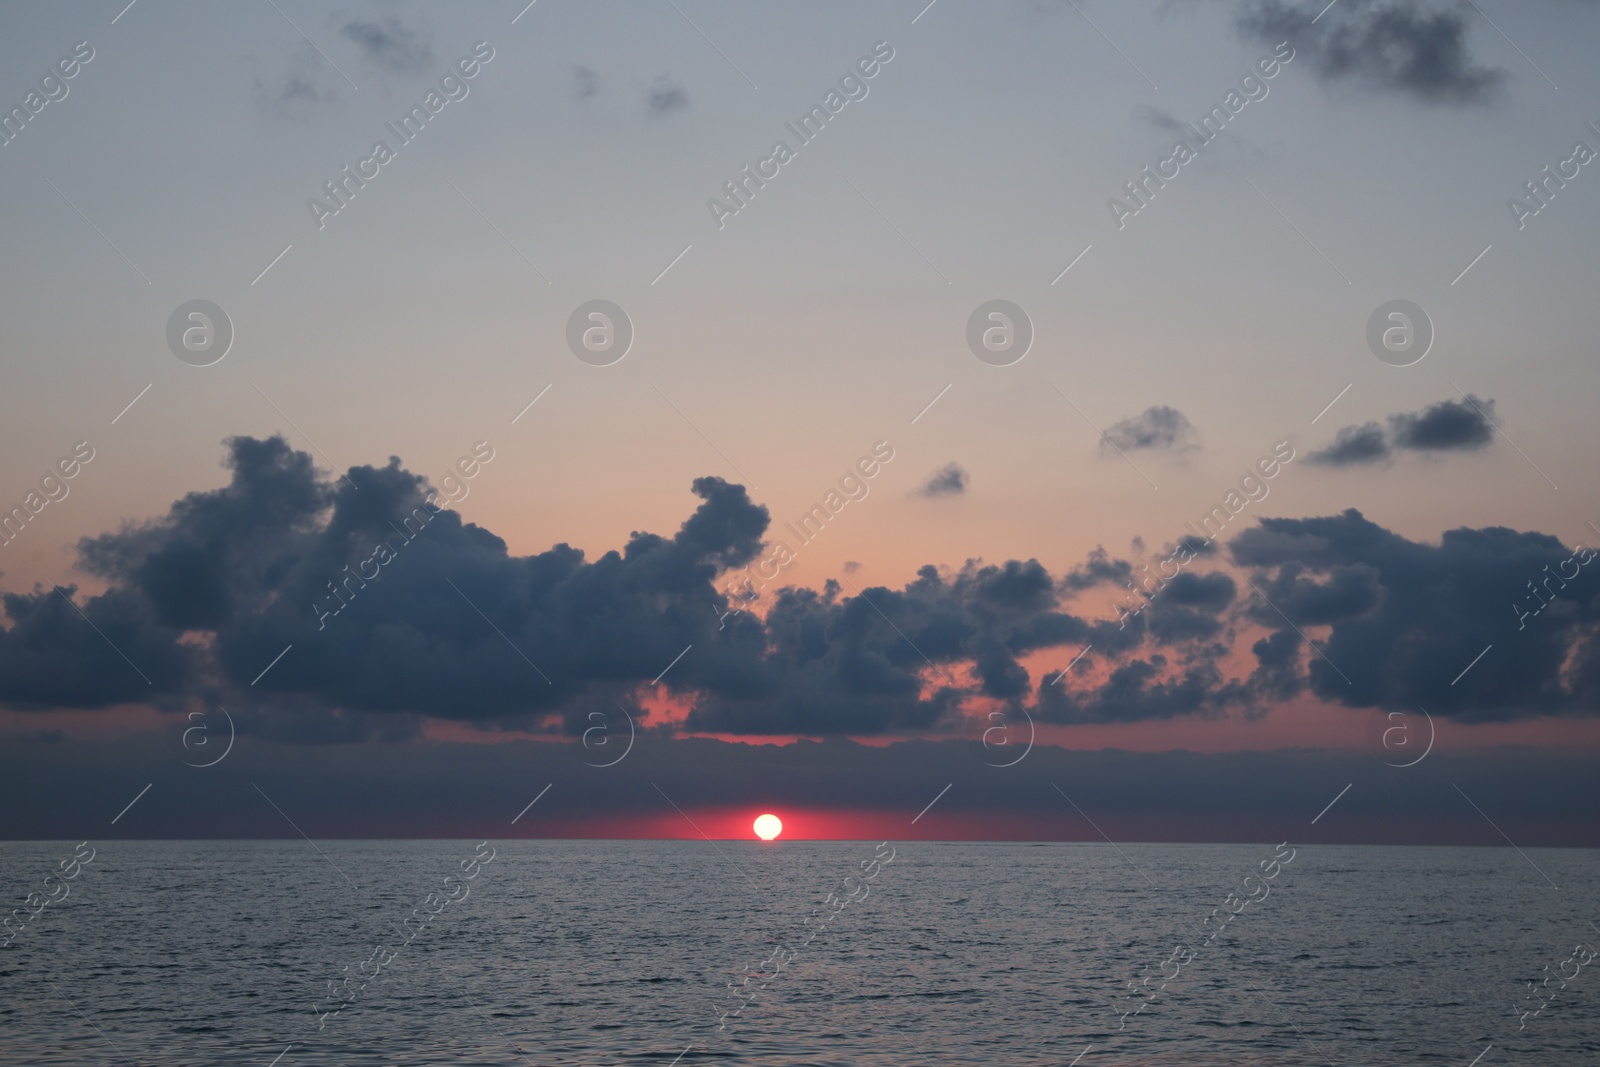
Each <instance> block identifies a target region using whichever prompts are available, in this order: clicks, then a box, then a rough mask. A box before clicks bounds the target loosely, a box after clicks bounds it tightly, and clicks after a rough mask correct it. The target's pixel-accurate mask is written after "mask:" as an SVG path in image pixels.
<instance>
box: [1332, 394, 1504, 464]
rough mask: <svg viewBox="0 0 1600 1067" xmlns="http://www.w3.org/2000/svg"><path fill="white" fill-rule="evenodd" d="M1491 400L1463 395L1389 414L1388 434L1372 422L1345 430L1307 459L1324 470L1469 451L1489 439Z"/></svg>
mask: <svg viewBox="0 0 1600 1067" xmlns="http://www.w3.org/2000/svg"><path fill="white" fill-rule="evenodd" d="M1493 417H1494V401H1493V400H1485V399H1482V398H1481V397H1477V396H1474V395H1473V394H1471V393H1468V394H1467V395H1466V396H1465V397H1464V398H1463V399H1461V400H1450V399H1445V400H1441V401H1439V402H1438V403H1437V404H1430V405H1428V406H1427V407H1425V408H1423V409H1422V410H1421V411H1414V412H1401V413H1400V414H1398V415H1390V416H1389V431H1388V433H1385V432H1384V430H1383V427H1381V426H1379V425H1378V424H1377V423H1375V422H1367V423H1363V424H1362V425H1360V426H1345V427H1343V428H1342V429H1340V430H1339V432H1338V434H1336V435H1335V436H1334V439H1333V444H1331V445H1329V446H1328V447H1327V448H1324V449H1322V450H1321V451H1319V452H1313V453H1311V454H1310V455H1309V456H1307V457H1306V460H1307V462H1310V463H1316V464H1320V465H1322V466H1327V467H1349V466H1355V465H1357V464H1364V463H1382V462H1385V461H1387V460H1389V459H1392V458H1393V456H1394V454H1395V453H1396V452H1398V451H1402V450H1406V451H1412V452H1472V451H1476V450H1478V449H1481V448H1487V447H1488V446H1489V445H1490V444H1491V443H1492V442H1493V441H1494V434H1495V428H1494V423H1493V422H1492V421H1491V420H1492V419H1493Z"/></svg>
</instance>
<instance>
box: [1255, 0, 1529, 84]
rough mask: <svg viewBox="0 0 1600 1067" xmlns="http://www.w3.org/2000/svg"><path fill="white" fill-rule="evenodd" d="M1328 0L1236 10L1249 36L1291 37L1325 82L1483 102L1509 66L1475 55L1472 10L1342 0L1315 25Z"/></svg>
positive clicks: (1278, 1)
mask: <svg viewBox="0 0 1600 1067" xmlns="http://www.w3.org/2000/svg"><path fill="white" fill-rule="evenodd" d="M1326 6H1327V5H1326V4H1325V3H1324V0H1300V2H1291V0H1254V2H1253V3H1251V4H1250V5H1249V6H1248V7H1246V8H1245V9H1244V11H1243V12H1242V13H1241V14H1240V15H1239V16H1238V17H1237V19H1236V25H1237V27H1238V29H1239V31H1240V33H1241V34H1242V35H1243V36H1244V37H1245V38H1247V39H1249V40H1253V41H1256V42H1258V43H1260V44H1262V45H1266V46H1274V45H1276V44H1278V43H1279V42H1280V41H1284V40H1288V41H1290V42H1291V43H1292V44H1293V46H1294V48H1295V49H1296V51H1297V52H1298V53H1300V55H1302V56H1304V57H1305V58H1304V62H1306V63H1307V64H1308V65H1310V66H1311V67H1312V68H1313V69H1314V70H1315V71H1316V73H1317V76H1318V77H1319V78H1320V79H1321V80H1322V81H1324V82H1335V81H1340V80H1349V81H1352V82H1356V83H1359V84H1362V85H1365V86H1367V87H1369V88H1372V89H1377V90H1381V91H1387V92H1394V93H1400V94H1403V95H1406V96H1410V97H1413V98H1415V99H1417V100H1422V101H1426V102H1428V103H1444V104H1481V103H1484V102H1486V101H1488V100H1490V99H1491V98H1492V97H1493V96H1494V94H1495V93H1496V91H1497V90H1498V89H1499V88H1500V86H1501V84H1502V83H1503V82H1504V81H1505V77H1506V75H1505V72H1504V71H1502V70H1499V69H1496V68H1493V67H1485V66H1481V65H1479V64H1478V63H1477V62H1475V61H1474V59H1473V57H1472V55H1471V53H1470V52H1469V50H1468V47H1467V19H1468V17H1469V16H1468V14H1467V13H1465V12H1464V11H1463V10H1462V9H1459V8H1447V7H1443V6H1440V5H1437V4H1427V3H1410V4H1400V3H1381V2H1376V0H1343V2H1342V3H1339V4H1337V5H1335V6H1333V7H1332V9H1331V10H1329V11H1326V12H1325V13H1324V14H1323V16H1322V17H1321V18H1320V19H1318V21H1317V23H1316V24H1315V25H1312V21H1311V20H1312V19H1313V18H1316V17H1317V14H1318V12H1319V10H1321V9H1322V8H1324V7H1326Z"/></svg>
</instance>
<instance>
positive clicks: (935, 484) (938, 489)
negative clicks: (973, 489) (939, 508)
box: [915, 463, 969, 497]
mask: <svg viewBox="0 0 1600 1067" xmlns="http://www.w3.org/2000/svg"><path fill="white" fill-rule="evenodd" d="M968 478H969V475H968V474H967V471H966V468H964V467H963V466H961V464H959V463H946V464H945V465H944V466H942V467H940V468H939V469H938V470H936V471H934V472H933V474H932V475H931V476H930V477H929V478H928V480H927V481H926V482H923V483H922V485H920V486H918V487H917V489H916V490H915V495H917V496H925V497H940V496H960V495H961V494H962V493H965V492H966V491H967V481H968Z"/></svg>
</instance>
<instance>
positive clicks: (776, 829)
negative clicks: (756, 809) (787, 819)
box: [753, 813, 783, 841]
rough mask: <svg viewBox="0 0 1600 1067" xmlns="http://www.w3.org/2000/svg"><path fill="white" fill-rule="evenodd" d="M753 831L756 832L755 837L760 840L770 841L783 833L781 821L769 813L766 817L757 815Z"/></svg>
mask: <svg viewBox="0 0 1600 1067" xmlns="http://www.w3.org/2000/svg"><path fill="white" fill-rule="evenodd" d="M753 829H754V830H755V832H756V836H757V837H759V838H761V840H763V841H771V840H772V839H773V838H775V837H777V836H778V835H779V834H781V833H783V820H782V819H780V818H778V817H777V816H776V815H772V814H770V813H769V814H766V815H757V816H756V821H755V826H754V827H753Z"/></svg>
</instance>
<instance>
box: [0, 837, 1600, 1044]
mask: <svg viewBox="0 0 1600 1067" xmlns="http://www.w3.org/2000/svg"><path fill="white" fill-rule="evenodd" d="M76 844H77V843H76V842H43V843H41V842H27V843H7V844H3V845H0V890H3V892H4V893H5V895H6V898H7V899H9V900H11V901H12V903H11V904H10V905H9V906H11V907H15V908H18V909H20V910H19V911H16V912H13V913H12V915H13V930H15V929H16V928H17V926H18V924H19V923H21V922H22V918H19V917H26V922H25V924H22V925H21V927H20V932H16V933H15V935H14V937H13V941H12V943H11V944H10V945H9V946H8V947H6V948H4V949H0V1063H3V1064H5V1065H7V1067H10V1065H24V1064H132V1065H138V1067H144V1065H146V1064H159V1065H170V1067H181V1065H191V1064H193V1065H202V1064H203V1065H208V1067H209V1065H223V1064H240V1065H244V1064H251V1065H260V1067H270V1065H273V1064H276V1065H277V1067H312V1065H316V1067H322V1065H335V1064H337V1065H356V1064H360V1065H366V1064H372V1065H383V1064H395V1065H398V1064H408V1065H409V1064H451V1065H467V1064H483V1065H495V1067H502V1065H516V1064H522V1065H538V1067H543V1065H547V1064H548V1065H556V1064H560V1065H567V1064H573V1065H577V1064H586V1065H603V1064H659V1065H662V1067H668V1065H671V1064H673V1063H682V1064H693V1063H697V1062H698V1063H716V1064H730V1065H731V1064H772V1065H800V1064H806V1065H819V1067H821V1065H841V1067H843V1065H863V1064H873V1065H876V1064H885V1065H887V1064H895V1065H918V1064H921V1065H926V1067H944V1065H956V1064H985V1065H999V1064H1050V1065H1059V1067H1069V1065H1072V1064H1074V1063H1077V1064H1080V1065H1081V1067H1108V1065H1113V1064H1141V1065H1143V1064H1184V1065H1205V1064H1227V1065H1255V1064H1261V1065H1267V1064H1272V1065H1299V1064H1328V1065H1337V1067H1354V1065H1366V1064H1419V1063H1424V1064H1426V1063H1439V1064H1454V1065H1459V1067H1469V1065H1470V1064H1473V1063H1474V1058H1475V1057H1480V1056H1481V1059H1480V1060H1478V1061H1477V1062H1478V1063H1479V1067H1501V1065H1504V1064H1560V1065H1579V1064H1595V1063H1600V1016H1597V1013H1596V1010H1595V1007H1596V1003H1597V1000H1596V991H1597V987H1600V960H1593V962H1590V961H1591V960H1592V959H1593V956H1592V951H1593V949H1594V948H1595V947H1597V946H1600V930H1597V929H1596V928H1595V927H1594V925H1593V922H1594V920H1595V919H1596V917H1597V916H1600V910H1597V908H1596V903H1597V899H1596V898H1597V893H1596V888H1595V887H1596V884H1597V880H1596V875H1597V874H1600V862H1597V861H1600V856H1597V854H1596V853H1595V852H1591V851H1582V850H1560V849H1529V850H1527V852H1526V855H1525V856H1524V855H1521V854H1519V853H1517V852H1516V851H1514V850H1512V849H1489V848H1403V847H1335V846H1316V847H1299V848H1297V849H1294V846H1292V845H1291V846H1289V847H1286V848H1284V849H1282V850H1278V849H1276V848H1275V846H1274V845H1272V844H1262V845H1225V846H1203V845H1131V844H1130V845H1122V846H1120V848H1119V847H1117V846H1112V845H1105V844H1098V845H1096V844H1038V845H1029V844H1014V843H1005V844H972V843H930V842H911V843H904V842H890V843H887V844H885V845H881V846H880V845H879V843H877V842H779V843H776V844H774V845H762V844H760V843H757V842H718V843H716V844H715V845H712V844H710V843H707V842H704V841H701V842H690V841H675V842H657V841H558V842H545V841H512V842H489V843H488V844H487V845H485V846H482V847H481V849H480V846H479V843H478V842H476V841H456V840H450V841H321V842H318V843H317V844H316V845H315V846H313V845H311V844H309V843H308V842H305V841H264V842H222V841H204V842H140V841H114V842H104V843H91V844H90V846H89V847H92V848H93V849H95V852H94V854H93V858H92V859H90V860H88V862H87V863H83V862H81V861H80V862H79V863H78V864H77V865H76V866H75V865H74V864H73V859H72V857H73V856H74V846H76ZM1291 849H1294V851H1293V852H1292V854H1291V851H1290V850H1291ZM491 850H492V853H493V854H492V858H490V852H491ZM77 854H78V855H80V856H86V855H87V854H88V849H87V848H86V849H84V850H83V851H82V852H79V853H77ZM875 856H876V857H880V858H879V860H878V862H877V863H876V864H875V865H874V863H873V860H874V857H875ZM475 857H484V859H475ZM889 857H892V858H889ZM1275 857H1279V859H1275ZM1282 857H1288V859H1287V862H1286V863H1284V862H1282V859H1281V858H1282ZM884 858H888V862H884ZM63 863H65V864H66V865H67V866H66V870H65V871H63V870H62V865H63ZM863 865H865V869H863ZM73 871H75V872H76V875H75V877H72V878H70V880H66V881H57V880H55V879H52V880H51V881H50V882H49V883H48V890H46V889H45V883H44V879H45V876H46V875H50V874H52V873H53V874H55V875H57V877H58V878H60V877H65V874H67V873H71V872H73ZM1269 876H1270V877H1269ZM1247 877H1248V878H1249V879H1250V880H1249V881H1248V882H1247V881H1246V879H1247ZM447 879H449V881H447ZM847 879H849V880H848V881H847ZM63 887H65V890H66V892H67V893H68V895H67V896H66V897H65V898H63V899H60V900H59V901H58V902H56V903H50V904H45V905H43V907H42V910H39V911H38V913H37V914H36V915H35V914H33V911H34V909H36V908H39V907H40V903H41V899H42V898H41V897H34V898H31V903H25V901H27V900H29V896H28V895H29V894H30V893H36V892H37V893H45V892H48V894H49V895H51V896H59V895H60V893H61V892H62V888H63ZM1230 893H1233V894H1235V896H1233V897H1231V898H1230V897H1229V894H1230ZM430 894H433V897H432V898H431V899H430ZM1219 907H1220V908H1221V909H1222V910H1221V911H1220V912H1218V911H1216V909H1218V908H1219ZM413 909H417V910H416V915H417V916H418V918H412V916H413ZM1214 912H1215V914H1216V917H1215V918H1212V919H1210V921H1209V922H1208V921H1207V920H1208V917H1210V916H1213V913H1214ZM1225 915H1227V916H1231V918H1230V919H1229V920H1228V921H1227V922H1226V924H1223V923H1222V917H1223V916H1225ZM422 916H426V917H427V920H426V921H423V919H422V918H421V917H422ZM408 918H411V923H410V924H409V925H406V920H407V919H408ZM1219 927H1220V929H1219ZM408 939H409V943H407V940H408ZM0 940H3V938H0ZM1180 945H1181V946H1184V947H1182V948H1179V947H1178V946H1180ZM1580 945H1584V946H1588V947H1587V948H1586V949H1580V948H1579V946H1580ZM347 979H348V980H347ZM1130 981H1139V982H1142V983H1144V985H1143V988H1144V989H1145V990H1146V991H1147V992H1148V993H1149V994H1150V997H1149V998H1146V997H1144V996H1138V997H1130V996H1129V994H1128V985H1129V983H1130ZM334 982H338V983H339V985H338V986H337V990H338V991H337V992H330V986H331V985H332V984H333V983H334ZM1530 982H1534V983H1538V984H1537V985H1536V986H1535V987H1534V991H1533V992H1530ZM1163 983H1165V984H1164V986H1163ZM1141 1004H1143V1005H1145V1006H1144V1008H1143V1010H1142V1011H1140V1012H1138V1013H1137V1014H1133V1012H1134V1009H1135V1008H1136V1007H1138V1006H1139V1005H1141ZM341 1005H342V1007H341ZM741 1006H742V1010H739V1011H738V1014H736V1015H734V1014H730V1013H731V1012H733V1011H735V1010H737V1009H740V1008H741ZM335 1008H338V1009H339V1010H338V1011H337V1014H334V1013H333V1012H334V1009H335Z"/></svg>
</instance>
